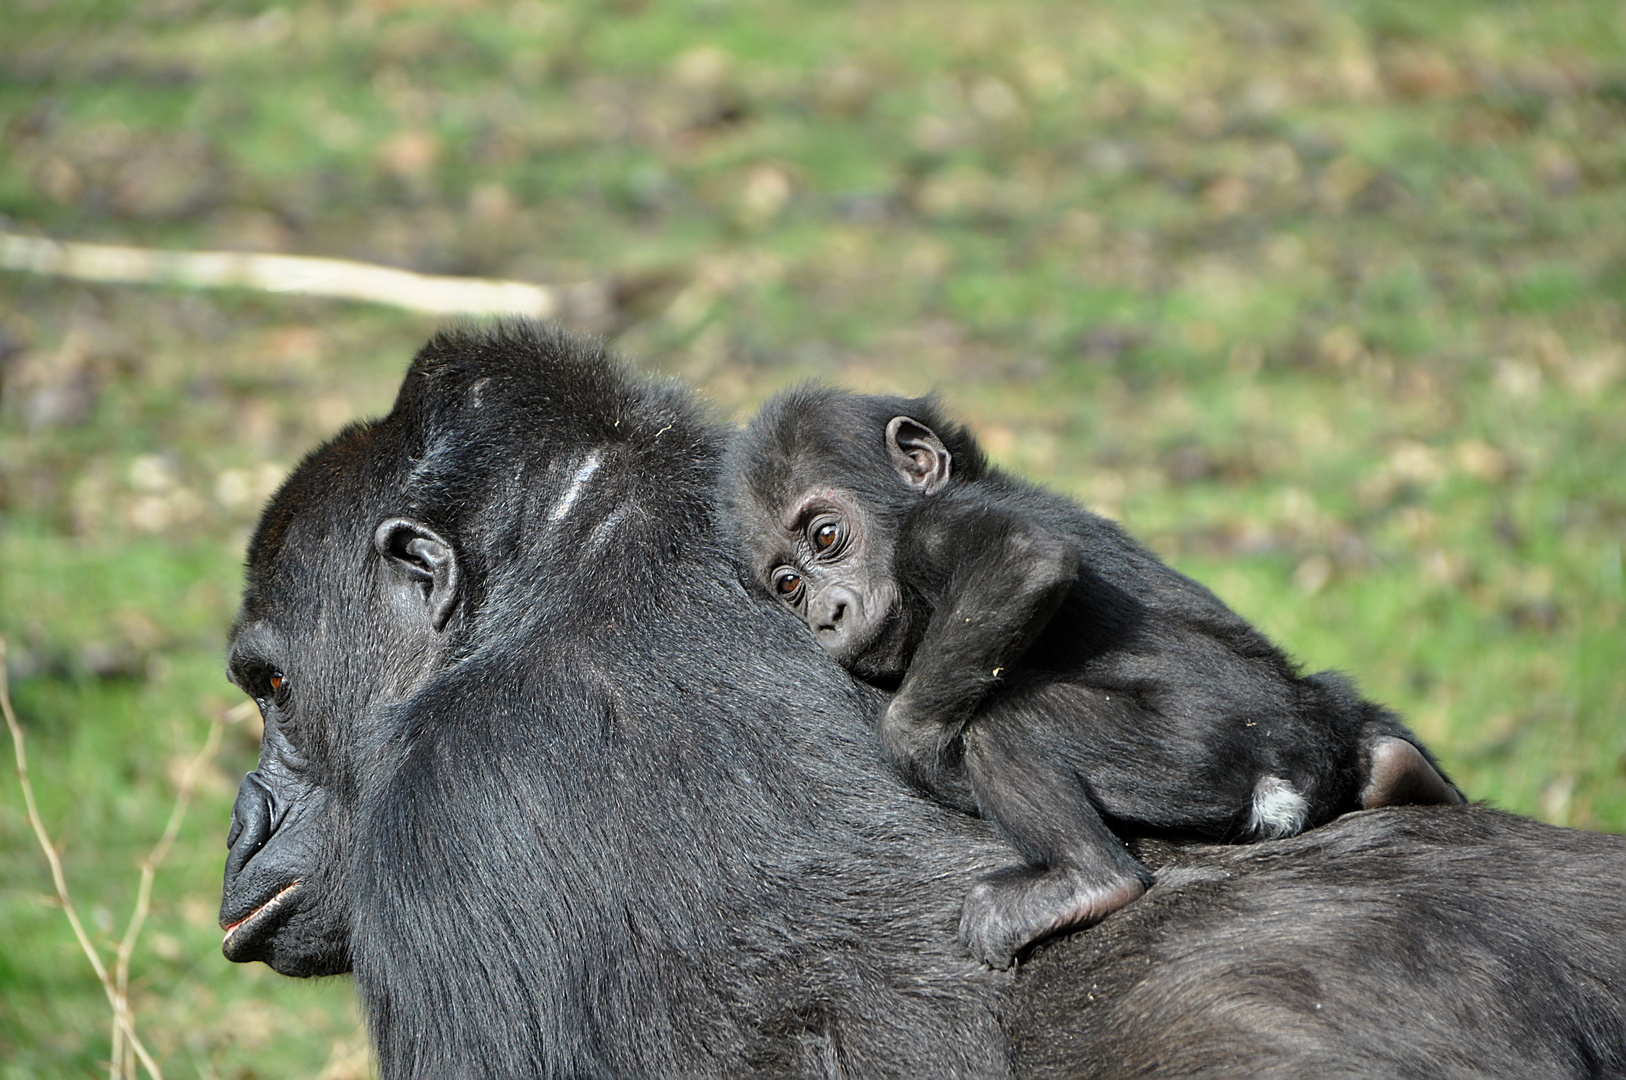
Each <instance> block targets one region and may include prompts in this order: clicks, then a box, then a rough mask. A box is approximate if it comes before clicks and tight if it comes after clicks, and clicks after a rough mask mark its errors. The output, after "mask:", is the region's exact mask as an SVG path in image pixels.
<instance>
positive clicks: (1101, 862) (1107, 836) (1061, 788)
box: [960, 701, 1152, 968]
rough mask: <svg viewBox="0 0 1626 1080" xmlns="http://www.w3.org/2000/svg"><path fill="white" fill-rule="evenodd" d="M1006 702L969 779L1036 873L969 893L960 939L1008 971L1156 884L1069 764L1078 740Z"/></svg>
mask: <svg viewBox="0 0 1626 1080" xmlns="http://www.w3.org/2000/svg"><path fill="white" fill-rule="evenodd" d="M1068 727H1071V728H1072V730H1068V728H1067V727H1063V728H1060V729H1059V731H1058V729H1057V728H1056V727H1054V726H1052V725H1050V724H1048V723H1046V720H1045V717H1043V716H1042V715H1040V716H1035V715H1032V714H1029V713H1025V712H1023V711H1020V710H1016V709H1008V708H1007V709H1002V708H1001V707H1000V703H999V702H997V701H996V702H995V703H993V705H992V706H991V707H990V708H989V709H988V710H986V711H985V712H984V714H983V715H982V716H979V717H978V718H977V719H975V720H973V721H972V723H971V725H970V726H969V727H968V728H967V730H966V735H965V764H966V773H967V777H968V779H969V780H970V782H971V787H972V789H973V791H974V792H975V794H976V799H977V807H978V810H979V811H980V812H981V813H982V815H983V816H984V817H986V818H989V819H990V820H992V821H994V822H995V823H997V824H998V825H999V826H1000V828H1001V829H1002V830H1004V832H1005V834H1006V835H1007V836H1008V837H1009V838H1010V839H1011V842H1012V843H1013V844H1015V845H1016V848H1017V850H1018V851H1020V852H1021V854H1022V856H1023V858H1024V859H1025V860H1026V865H1023V866H1011V867H1006V868H1005V869H1003V870H998V871H995V872H994V873H992V874H989V875H987V876H986V877H984V878H982V879H981V880H979V881H978V882H977V883H976V884H975V885H973V886H972V888H971V891H970V892H969V893H968V894H967V895H966V900H965V907H964V909H963V910H962V912H961V916H960V940H961V941H962V942H963V943H964V945H965V947H966V949H967V951H969V952H970V953H971V955H973V956H975V957H976V958H977V959H979V960H981V961H983V962H984V963H986V964H988V965H990V966H992V967H996V968H1006V967H1009V966H1010V965H1011V961H1012V960H1013V959H1014V958H1015V956H1016V954H1017V953H1019V952H1020V951H1021V950H1022V949H1024V948H1026V947H1027V946H1028V945H1031V944H1032V943H1034V942H1035V941H1038V940H1039V939H1041V938H1044V937H1047V936H1049V935H1050V934H1053V933H1055V932H1057V931H1059V930H1066V929H1070V928H1074V927H1080V926H1088V925H1090V924H1091V923H1095V922H1099V921H1100V920H1101V919H1103V918H1105V917H1106V916H1107V915H1109V914H1111V913H1112V912H1114V911H1116V910H1118V909H1119V908H1121V907H1123V906H1124V905H1125V904H1128V903H1130V902H1131V901H1133V900H1135V899H1136V898H1137V897H1139V896H1140V895H1141V894H1142V893H1144V892H1145V891H1146V888H1147V886H1148V885H1150V884H1151V881H1152V876H1151V874H1150V873H1149V872H1148V871H1147V870H1146V868H1145V867H1143V866H1141V865H1140V863H1138V862H1136V861H1135V859H1134V857H1133V856H1131V855H1130V854H1129V852H1128V851H1127V850H1126V849H1125V847H1124V845H1123V843H1122V842H1121V841H1120V840H1119V839H1118V838H1117V837H1116V836H1114V835H1113V833H1112V831H1111V830H1110V829H1108V828H1107V826H1106V824H1105V822H1103V821H1102V820H1101V815H1100V813H1099V812H1098V811H1097V810H1096V808H1095V806H1094V805H1093V804H1092V803H1091V802H1090V798H1089V791H1088V788H1087V786H1086V784H1085V781H1084V778H1083V777H1081V776H1079V775H1078V774H1077V773H1076V772H1074V771H1073V770H1072V769H1071V768H1070V767H1068V766H1067V765H1066V764H1065V761H1064V759H1065V758H1066V757H1067V756H1068V755H1066V754H1065V753H1064V752H1060V751H1061V750H1062V748H1061V747H1059V746H1057V745H1056V740H1057V739H1058V737H1068V736H1072V735H1074V734H1075V733H1076V732H1077V731H1078V730H1079V729H1078V727H1077V726H1076V725H1069V726H1068Z"/></svg>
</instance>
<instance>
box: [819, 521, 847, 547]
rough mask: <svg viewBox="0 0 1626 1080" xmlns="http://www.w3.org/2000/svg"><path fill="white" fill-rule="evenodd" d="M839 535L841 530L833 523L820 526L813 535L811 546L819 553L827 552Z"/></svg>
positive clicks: (828, 522)
mask: <svg viewBox="0 0 1626 1080" xmlns="http://www.w3.org/2000/svg"><path fill="white" fill-rule="evenodd" d="M840 535H841V528H840V526H838V525H837V524H836V523H835V522H833V521H827V522H825V523H824V524H823V525H820V526H819V527H818V529H816V530H815V531H814V533H813V546H814V547H816V548H818V549H819V550H820V551H829V550H830V548H832V547H834V546H835V542H836V538H837V537H839V536H840Z"/></svg>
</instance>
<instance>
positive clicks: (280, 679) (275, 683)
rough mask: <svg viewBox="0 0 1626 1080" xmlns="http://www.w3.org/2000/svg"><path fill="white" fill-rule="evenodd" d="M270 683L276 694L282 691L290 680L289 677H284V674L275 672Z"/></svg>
mask: <svg viewBox="0 0 1626 1080" xmlns="http://www.w3.org/2000/svg"><path fill="white" fill-rule="evenodd" d="M268 681H269V682H270V683H271V689H272V691H273V692H275V691H277V690H281V689H282V688H283V686H284V685H286V684H287V682H288V679H287V676H285V675H283V673H282V672H280V671H273V672H272V673H271V678H270V679H269V680H268Z"/></svg>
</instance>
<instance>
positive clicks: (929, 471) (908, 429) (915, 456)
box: [886, 416, 954, 495]
mask: <svg viewBox="0 0 1626 1080" xmlns="http://www.w3.org/2000/svg"><path fill="white" fill-rule="evenodd" d="M886 449H887V452H888V453H889V454H891V456H892V467H893V468H895V469H897V470H898V475H899V476H900V477H902V478H903V482H904V483H905V484H908V485H909V486H910V487H912V488H914V489H915V490H916V491H918V492H920V493H921V494H922V495H930V494H932V493H933V492H936V491H938V490H939V489H941V488H942V486H943V485H944V484H946V483H948V479H949V473H950V472H952V471H953V468H954V462H953V459H952V458H951V457H950V455H949V452H948V447H946V446H944V445H943V440H942V439H939V438H938V437H937V433H936V432H935V431H933V430H932V429H931V428H929V427H927V426H926V425H925V424H922V423H921V422H920V421H918V420H911V419H910V418H909V417H907V416H894V417H893V418H892V419H891V420H890V421H888V423H887V425H886Z"/></svg>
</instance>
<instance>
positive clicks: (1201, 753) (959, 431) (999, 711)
mask: <svg viewBox="0 0 1626 1080" xmlns="http://www.w3.org/2000/svg"><path fill="white" fill-rule="evenodd" d="M723 484H724V488H723V491H724V499H723V502H724V505H725V507H726V508H727V513H728V517H729V519H730V520H731V522H732V525H733V528H734V530H735V534H736V541H737V543H738V545H739V549H740V551H741V552H742V554H743V557H744V560H745V563H746V566H747V568H748V570H749V572H750V574H751V576H752V577H753V578H754V579H755V580H756V581H757V582H759V583H761V584H762V585H765V586H766V587H767V588H768V590H769V591H770V592H771V593H772V594H773V595H774V596H776V597H777V598H778V599H780V600H781V601H783V602H784V604H785V605H786V607H787V608H788V609H790V610H791V611H793V612H794V613H795V614H796V615H797V616H798V617H800V618H802V619H803V620H805V621H806V622H807V624H808V626H809V628H810V629H811V630H812V631H813V633H814V635H815V637H816V638H817V639H818V641H819V643H820V644H821V645H822V646H823V647H824V648H825V650H826V651H827V652H828V653H829V654H830V655H831V656H832V657H834V658H835V659H836V660H837V661H838V662H840V663H841V664H843V665H844V666H845V667H847V668H848V669H849V670H850V671H852V672H853V673H854V674H855V675H857V676H858V677H860V678H862V679H865V680H867V681H869V682H871V683H874V684H877V685H881V686H886V687H891V686H896V688H897V693H896V696H895V697H894V698H893V699H892V702H891V704H890V706H889V707H888V709H887V711H886V714H885V716H884V717H883V719H882V721H881V736H882V741H883V744H884V746H885V748H886V751H887V753H888V755H889V756H890V757H891V758H892V760H893V761H894V762H895V763H896V764H897V765H898V766H899V767H900V768H902V769H903V771H904V772H905V773H906V774H907V775H908V776H909V778H910V779H911V780H912V781H914V782H915V783H916V784H917V785H919V786H920V787H921V788H923V789H925V790H926V791H928V792H930V793H931V794H933V795H934V796H936V797H937V798H939V799H941V800H943V801H945V802H947V803H950V804H952V805H956V806H960V807H962V808H964V809H967V810H971V811H975V812H978V813H981V814H982V815H983V816H985V817H988V818H990V819H992V820H994V821H995V822H997V823H998V824H999V825H1000V826H1001V828H1002V829H1003V830H1004V831H1005V832H1006V833H1007V834H1008V835H1009V836H1010V839H1011V841H1012V842H1013V843H1014V844H1015V846H1016V847H1017V849H1018V850H1019V851H1020V852H1021V854H1022V856H1023V858H1024V859H1026V860H1027V864H1026V865H1022V866H1013V867H1009V868H1007V869H1005V870H1001V871H998V872H996V873H994V874H991V875H989V876H987V877H985V878H983V879H982V880H981V881H979V882H978V883H977V884H976V885H975V886H974V887H973V888H972V890H971V892H970V894H969V895H968V896H967V898H966V903H965V909H964V913H963V917H962V920H961V924H960V933H961V937H962V939H963V940H964V942H965V944H966V947H967V948H968V949H969V950H970V951H971V952H972V954H973V955H975V956H977V957H979V958H981V959H982V960H984V961H986V962H987V963H989V964H992V965H994V966H996V967H1005V966H1009V964H1010V963H1011V961H1012V959H1013V958H1014V956H1015V955H1016V953H1017V952H1019V951H1020V950H1021V949H1023V948H1024V947H1025V946H1027V945H1029V944H1031V943H1032V942H1034V941H1037V940H1038V939H1040V938H1042V937H1044V936H1046V935H1048V934H1050V933H1052V932H1054V931H1056V930H1059V929H1062V928H1064V927H1071V926H1081V925H1085V924H1088V923H1092V922H1095V921H1097V920H1099V919H1101V918H1102V917H1104V916H1105V915H1107V914H1108V913H1110V912H1112V911H1114V910H1116V909H1118V908H1120V907H1122V906H1123V905H1124V904H1127V903H1129V902H1130V901H1132V900H1134V899H1135V898H1136V897H1138V896H1140V895H1141V893H1143V892H1144V891H1145V889H1146V886H1147V885H1148V884H1150V882H1151V875H1150V874H1149V873H1148V872H1147V870H1146V869H1145V868H1144V867H1143V866H1141V865H1140V863H1138V862H1137V861H1136V860H1135V859H1134V858H1133V857H1132V856H1131V855H1130V854H1129V852H1128V851H1127V850H1126V849H1125V848H1124V845H1123V844H1122V843H1121V842H1120V841H1119V839H1118V838H1117V836H1116V835H1114V833H1113V831H1112V830H1111V828H1110V827H1109V825H1127V826H1131V827H1133V828H1134V829H1135V831H1137V832H1146V831H1167V832H1174V833H1185V834H1196V835H1200V836H1206V837H1212V838H1220V839H1235V840H1244V839H1259V838H1267V837H1280V836H1289V835H1292V834H1294V833H1297V832H1299V831H1301V830H1302V829H1304V828H1306V827H1308V826H1311V825H1318V824H1321V823H1323V822H1326V821H1329V820H1331V819H1332V818H1333V817H1336V816H1337V815H1338V814H1341V813H1343V812H1345V811H1348V810H1356V809H1370V808H1373V807H1378V806H1388V805H1395V804H1400V803H1412V802H1420V803H1459V802H1461V801H1462V796H1461V794H1460V793H1459V792H1458V791H1457V790H1456V788H1455V787H1453V786H1452V785H1451V784H1450V783H1449V782H1448V781H1447V780H1446V779H1445V777H1444V776H1443V774H1442V773H1441V772H1440V770H1439V768H1438V766H1437V765H1436V764H1435V763H1434V761H1433V759H1432V758H1431V757H1430V756H1429V754H1428V752H1427V751H1426V750H1424V749H1423V748H1422V746H1421V745H1420V744H1419V743H1418V741H1417V738H1416V736H1414V735H1413V734H1412V733H1411V732H1410V731H1408V730H1407V729H1406V727H1405V726H1404V725H1403V724H1401V723H1400V721H1399V719H1398V718H1397V717H1396V716H1395V715H1394V714H1393V713H1391V712H1389V711H1388V710H1386V709H1384V708H1383V707H1381V706H1379V705H1376V704H1374V703H1372V702H1369V701H1364V700H1362V699H1361V698H1360V696H1359V695H1358V694H1357V693H1356V692H1355V690H1354V689H1353V688H1352V687H1351V686H1350V685H1349V683H1348V682H1346V681H1345V680H1344V679H1342V678H1340V677H1339V676H1337V675H1334V674H1331V673H1325V672H1324V673H1321V674H1315V675H1301V674H1300V673H1299V672H1298V670H1297V669H1296V668H1295V666H1294V665H1293V664H1292V662H1290V661H1289V660H1288V659H1287V657H1286V656H1284V655H1283V654H1282V652H1281V651H1280V650H1279V649H1277V648H1276V647H1275V646H1274V645H1272V644H1271V643H1270V642H1269V641H1268V640H1266V638H1265V637H1264V635H1262V634H1261V633H1259V631H1257V630H1255V629H1254V628H1253V627H1252V626H1250V625H1249V624H1248V623H1247V622H1246V621H1244V620H1243V619H1242V618H1240V617H1239V616H1237V615H1236V614H1235V613H1234V612H1232V611H1231V610H1230V609H1229V608H1227V607H1226V606H1225V605H1224V604H1223V603H1221V602H1220V601H1219V599H1218V598H1217V597H1215V596H1214V594H1213V593H1211V592H1209V591H1208V590H1207V589H1206V588H1204V587H1203V586H1201V585H1199V584H1198V583H1197V582H1195V581H1193V580H1191V579H1190V578H1188V577H1186V576H1185V575H1183V574H1181V573H1179V572H1178V571H1176V570H1174V569H1172V568H1170V567H1169V566H1167V565H1165V564H1164V563H1163V562H1162V561H1160V560H1159V559H1158V558H1157V556H1155V555H1153V554H1152V553H1151V552H1149V551H1148V550H1146V549H1145V548H1144V547H1142V546H1141V545H1140V544H1138V543H1136V542H1135V541H1134V540H1133V539H1132V538H1130V537H1129V535H1128V534H1126V533H1125V532H1124V531H1123V530H1122V529H1120V528H1119V527H1118V526H1117V525H1115V524H1114V523H1112V522H1111V521H1108V520H1106V519H1105V518H1102V517H1099V516H1097V515H1095V514H1092V513H1090V512H1088V511H1087V510H1084V509H1083V508H1081V507H1079V506H1078V505H1076V504H1074V503H1073V502H1071V501H1070V500H1068V499H1065V498H1063V497H1061V496H1059V495H1056V494H1054V493H1052V492H1048V491H1045V490H1043V489H1041V488H1038V487H1035V486H1033V485H1031V484H1028V483H1025V482H1023V481H1021V480H1018V479H1016V478H1015V477H1012V476H1009V475H1007V474H1005V473H1003V472H1001V471H1000V470H998V469H995V468H992V467H990V466H989V465H988V464H987V462H986V460H985V458H984V456H983V453H982V451H981V449H980V448H979V447H978V445H977V443H976V441H975V439H973V438H972V436H971V435H970V433H969V432H967V431H966V430H965V429H964V428H963V427H961V426H960V425H958V424H955V423H953V422H951V421H949V420H947V419H946V418H944V417H943V416H941V415H940V414H939V410H938V408H937V406H936V404H935V403H934V402H933V401H932V400H931V399H909V398H896V397H867V396H862V395H855V394H850V393H845V392H841V391H836V390H830V389H825V388H818V387H804V388H800V389H797V390H792V391H789V392H787V393H784V394H781V395H779V396H778V397H776V398H774V399H773V400H771V401H770V402H769V403H768V404H767V405H765V406H764V407H763V409H762V411H761V413H760V414H759V415H758V416H757V418H756V419H755V420H754V421H753V422H752V423H751V424H750V425H749V427H748V428H747V429H746V430H745V431H744V432H743V433H742V434H741V435H740V436H739V438H738V439H737V440H736V442H735V444H734V446H733V448H732V450H731V451H730V458H729V462H728V464H727V466H726V468H725V472H724V481H723Z"/></svg>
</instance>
